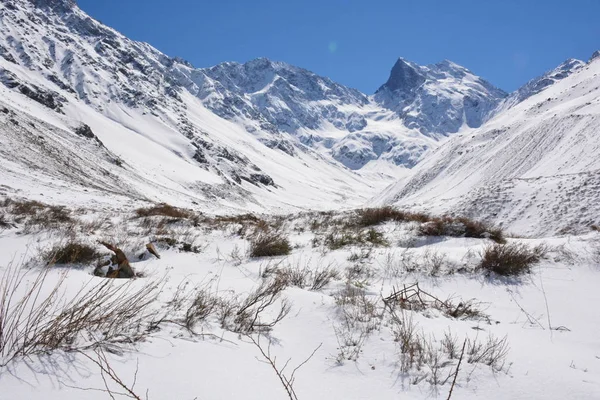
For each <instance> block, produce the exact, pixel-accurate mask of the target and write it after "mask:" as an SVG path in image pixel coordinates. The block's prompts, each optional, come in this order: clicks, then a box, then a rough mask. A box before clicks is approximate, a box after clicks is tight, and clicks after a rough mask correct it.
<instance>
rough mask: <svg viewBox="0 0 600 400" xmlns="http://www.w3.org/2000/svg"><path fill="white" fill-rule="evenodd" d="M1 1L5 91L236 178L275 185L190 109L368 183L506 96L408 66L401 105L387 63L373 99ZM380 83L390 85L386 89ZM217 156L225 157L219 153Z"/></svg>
mask: <svg viewBox="0 0 600 400" xmlns="http://www.w3.org/2000/svg"><path fill="white" fill-rule="evenodd" d="M0 7H1V8H0V57H1V58H0V60H1V62H2V64H1V66H0V68H2V70H0V81H2V82H3V83H4V86H5V87H7V88H9V89H11V90H12V91H15V92H18V93H20V94H22V95H25V96H28V97H30V98H31V99H34V101H37V102H39V103H40V104H41V105H42V106H44V107H46V108H51V109H54V110H55V111H56V112H58V113H61V112H62V113H65V112H66V111H65V110H67V109H68V107H66V106H64V107H63V105H64V104H71V105H72V104H75V103H77V104H82V103H85V104H86V105H87V106H88V107H89V108H91V109H93V110H95V111H96V112H98V113H100V114H102V115H103V116H105V117H107V118H108V119H111V120H113V121H117V122H118V123H120V124H124V126H125V127H126V128H127V129H131V130H133V131H136V132H138V133H140V134H142V135H144V136H146V137H147V138H148V139H149V140H151V141H153V142H155V144H158V145H162V146H165V147H166V148H167V149H169V150H170V151H174V152H177V153H178V154H180V155H181V156H182V157H183V158H184V159H188V160H189V162H190V163H191V164H194V163H196V164H201V167H203V168H205V169H209V170H212V172H213V173H217V174H218V175H219V176H220V177H223V178H224V179H225V181H227V182H232V184H234V185H239V184H240V181H241V180H245V181H248V182H251V183H253V184H256V183H259V184H261V182H262V183H263V184H264V183H266V186H273V185H272V184H270V183H271V182H274V183H275V184H278V182H277V181H275V180H274V179H273V177H272V176H271V175H272V171H258V170H257V166H256V159H255V158H253V157H252V155H247V154H245V155H244V154H238V153H239V152H240V149H238V148H235V147H233V148H232V147H227V146H226V145H225V144H223V143H221V142H220V138H221V137H222V134H221V132H216V131H212V130H211V128H210V126H206V125H205V121H204V120H202V119H198V118H196V117H193V116H192V115H191V114H193V113H195V112H196V111H195V110H196V109H197V108H198V107H199V106H200V107H201V108H204V109H207V110H210V111H211V112H212V114H215V115H217V116H219V117H221V118H222V119H225V120H228V121H231V122H233V123H235V124H236V125H237V126H239V129H238V128H236V131H238V132H241V136H242V137H246V138H247V139H245V140H247V141H251V142H254V141H258V142H259V143H260V144H262V145H263V146H265V147H268V148H270V149H275V150H276V151H278V152H283V153H286V154H288V155H290V156H292V157H301V158H302V157H306V155H304V156H302V155H300V154H302V153H304V154H310V155H309V156H308V157H309V158H311V159H314V158H317V159H318V160H321V161H323V160H325V161H326V162H327V163H330V162H331V161H333V160H335V161H337V163H339V164H341V165H343V166H344V167H346V168H349V169H352V170H359V169H362V168H364V167H365V166H368V168H366V169H365V170H366V171H369V172H368V173H367V179H368V180H369V181H370V182H372V181H373V180H375V181H376V182H378V181H381V179H383V180H387V179H389V175H390V173H391V174H392V175H395V177H396V178H397V177H398V175H402V174H403V173H404V172H405V169H406V168H412V167H413V166H414V165H416V164H417V162H418V161H419V160H420V158H421V156H422V155H423V153H424V152H425V151H426V150H428V149H430V148H435V147H437V146H438V145H439V142H438V141H439V140H441V139H444V138H445V137H446V135H447V134H449V133H452V132H456V131H457V130H458V129H459V128H460V127H461V126H462V125H463V123H464V125H465V126H473V125H479V124H480V123H481V120H482V118H483V116H484V115H485V114H486V113H487V110H488V108H489V107H491V105H492V104H493V105H495V104H496V103H497V102H498V99H499V98H501V97H502V96H504V94H503V92H502V91H500V90H498V89H495V88H494V87H492V86H491V85H489V84H488V83H487V82H485V81H483V80H482V79H480V78H478V77H476V76H475V75H473V74H472V73H471V72H469V71H468V70H466V69H465V68H463V67H460V66H458V65H456V64H453V63H451V62H448V61H445V62H442V63H440V64H436V65H435V66H428V67H418V66H416V65H415V64H411V65H413V66H414V67H415V68H418V69H419V70H420V71H421V72H422V73H423V74H425V75H426V76H427V83H426V84H425V85H424V88H420V89H418V90H419V93H420V94H419V98H418V99H417V100H415V101H414V102H413V103H414V104H412V105H410V106H409V107H406V104H405V103H406V101H405V99H403V97H402V96H403V95H402V94H401V93H399V91H400V92H402V91H403V90H404V91H412V90H413V89H414V88H411V87H406V88H398V87H397V86H398V85H396V86H393V87H392V82H394V80H395V82H396V83H398V82H397V81H398V77H397V68H396V67H395V68H394V69H393V70H392V76H391V77H390V81H389V82H388V83H387V84H386V85H384V86H382V89H380V90H379V91H378V93H377V94H376V95H375V96H367V95H365V94H362V93H360V92H358V91H357V90H354V89H350V88H347V87H345V86H343V85H340V84H337V83H335V82H333V81H331V80H330V79H328V78H325V77H320V76H318V75H316V74H314V73H312V72H310V71H307V70H304V69H302V68H298V67H294V66H291V65H288V64H285V63H281V62H274V61H270V60H268V59H264V58H259V59H256V60H252V61H250V62H247V63H245V64H238V63H233V62H226V63H222V64H219V65H217V66H215V67H212V68H204V69H199V68H194V67H193V66H192V65H191V64H189V63H188V62H186V61H185V60H182V59H180V58H177V57H175V58H172V57H169V56H167V55H165V54H163V53H161V52H160V51H158V50H156V49H154V48H153V47H152V46H150V45H149V44H146V43H140V42H135V41H132V40H129V39H128V38H126V37H124V36H123V35H121V34H119V33H118V32H116V31H114V30H113V29H110V28H108V27H106V26H104V25H102V24H101V23H99V22H98V21H95V20H93V19H92V18H90V17H89V16H88V15H86V14H85V13H84V12H83V11H81V10H80V9H79V8H78V7H77V6H76V4H75V2H73V1H71V0H36V1H33V0H7V1H6V2H3V3H2V4H1V5H0ZM385 88H390V90H392V89H393V90H392V92H393V93H392V92H390V93H389V96H388V97H385V96H384V92H385V90H384V89H385ZM438 101H439V105H438V104H437V102H438ZM65 107H66V108H65ZM63 108H65V110H63ZM409 109H410V110H409ZM67 111H68V110H67ZM140 113H141V114H142V115H143V116H144V120H145V121H146V122H145V123H141V122H140V124H141V125H140V126H137V124H138V121H137V119H136V118H133V116H134V115H137V114H140ZM463 114H464V115H465V117H464V121H463V117H462V116H463ZM67 117H69V118H72V119H74V121H72V122H71V125H75V124H77V123H78V122H83V123H87V122H86V121H81V120H79V121H78V120H77V118H78V117H79V113H78V112H70V111H69V112H67ZM210 118H211V119H212V117H210ZM126 120H127V121H126ZM148 123H152V125H153V128H152V129H149V127H148V125H147V124H148ZM155 125H156V126H159V127H158V128H156V127H154V126H155ZM209 125H210V124H209ZM223 126H227V124H223ZM156 129H158V130H159V131H160V133H159V132H154V131H155V130H156ZM165 132H168V137H169V139H166V138H165V137H164V136H163V135H165ZM423 133H426V134H423ZM174 143H177V146H174V145H173V144H174ZM107 145H108V146H110V145H111V144H110V143H107ZM261 151H263V150H262V148H261ZM264 151H266V150H264ZM223 154H228V155H226V156H225V159H223V157H221V156H222V155H223ZM232 154H233V155H232ZM248 157H249V158H248ZM246 158H248V159H246ZM321 161H316V162H314V164H315V165H319V164H320V163H321ZM286 162H287V161H286ZM293 162H294V161H292V163H293ZM311 163H312V162H311ZM394 166H399V167H400V168H394ZM340 170H341V171H343V168H340ZM371 172H375V174H376V175H377V176H376V177H375V178H374V176H373V174H371ZM340 173H341V174H342V175H349V176H350V181H354V179H357V178H356V176H355V175H354V174H351V173H348V172H347V171H344V172H340ZM380 177H381V178H380ZM378 185H379V184H378ZM236 190H237V189H236Z"/></svg>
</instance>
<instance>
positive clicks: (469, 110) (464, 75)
mask: <svg viewBox="0 0 600 400" xmlns="http://www.w3.org/2000/svg"><path fill="white" fill-rule="evenodd" d="M506 96H507V94H506V93H505V92H504V91H502V90H500V89H498V88H496V87H494V86H493V85H492V84H490V83H489V82H487V81H485V80H483V79H481V78H480V77H478V76H476V75H474V74H473V73H472V72H471V71H469V70H468V69H466V68H464V67H461V66H460V65H457V64H455V63H453V62H451V61H448V60H444V61H442V62H441V63H438V64H433V65H427V66H420V65H417V64H415V63H413V62H410V61H407V60H405V59H403V58H400V59H398V61H397V62H396V64H395V65H394V67H393V68H392V72H391V74H390V77H389V79H388V81H387V82H386V83H385V84H384V85H383V86H381V87H380V88H379V89H378V90H377V92H376V93H375V96H374V99H375V101H376V102H377V103H379V104H381V105H382V106H384V107H386V108H388V109H390V110H392V111H394V112H395V113H396V114H397V115H398V116H399V117H400V118H401V119H402V120H403V122H404V124H405V125H406V126H407V127H408V128H414V129H417V130H419V131H420V132H422V133H424V134H426V135H428V136H432V137H438V138H439V137H440V136H446V135H448V134H451V133H456V132H458V131H459V130H460V129H461V128H463V127H469V128H478V127H480V126H481V125H482V124H483V123H484V122H485V121H486V119H487V118H488V116H489V115H490V114H491V112H492V111H493V110H494V109H495V108H496V107H497V105H498V104H499V103H500V102H501V101H502V100H503V99H504V98H505V97H506Z"/></svg>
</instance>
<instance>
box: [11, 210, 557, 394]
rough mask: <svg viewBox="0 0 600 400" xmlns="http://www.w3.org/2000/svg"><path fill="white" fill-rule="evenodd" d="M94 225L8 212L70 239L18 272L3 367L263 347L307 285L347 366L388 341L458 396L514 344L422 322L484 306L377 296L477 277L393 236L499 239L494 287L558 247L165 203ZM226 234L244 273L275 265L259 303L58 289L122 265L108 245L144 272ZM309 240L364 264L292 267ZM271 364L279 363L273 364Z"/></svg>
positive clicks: (407, 362) (115, 285)
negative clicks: (71, 277)
mask: <svg viewBox="0 0 600 400" xmlns="http://www.w3.org/2000/svg"><path fill="white" fill-rule="evenodd" d="M86 216H87V215H86V213H85V212H84V211H82V210H67V209H66V208H64V207H57V206H48V205H45V204H43V203H39V202H36V201H17V200H8V199H7V200H4V201H3V202H1V203H0V229H17V230H19V231H20V232H21V233H32V232H43V231H51V232H59V233H60V235H58V236H60V240H59V241H58V242H57V243H56V244H55V245H54V246H53V247H51V248H49V249H46V250H45V251H44V252H43V254H42V261H43V262H42V263H41V265H42V266H38V267H36V268H21V267H8V268H7V269H6V270H5V273H4V276H3V277H2V278H3V279H2V282H1V283H0V366H6V365H7V364H8V363H10V362H11V361H12V360H14V359H15V358H19V357H29V356H33V355H38V354H45V353H49V352H52V351H55V350H64V351H82V350H86V349H98V348H111V349H113V350H115V349H117V350H119V349H123V348H125V347H127V346H130V345H132V344H135V343H137V342H139V341H140V340H144V339H145V338H147V337H149V336H151V335H153V334H155V333H156V332H158V331H164V330H168V331H173V330H175V331H181V330H183V332H186V333H187V334H189V335H191V336H193V337H206V336H214V335H215V333H214V330H215V327H217V329H221V332H234V333H236V334H240V335H250V336H249V337H252V335H261V334H265V333H266V332H268V331H270V330H271V329H272V328H273V327H274V326H275V325H276V324H277V323H279V322H280V321H282V320H283V319H284V318H285V317H286V316H287V315H288V313H289V312H290V310H291V306H292V305H291V303H290V302H289V300H287V299H286V298H285V296H284V292H285V290H286V288H288V287H291V286H294V287H298V288H301V289H305V290H311V291H323V292H325V293H327V294H329V295H330V296H331V297H332V301H333V303H334V307H335V313H336V318H335V324H334V331H335V335H336V337H337V340H338V354H336V355H333V359H334V360H335V362H336V363H343V362H346V361H348V360H351V361H356V360H357V359H358V358H359V357H360V356H361V353H362V351H363V347H364V344H365V343H366V341H367V340H368V338H369V337H370V336H371V335H372V334H373V333H374V332H381V331H382V330H387V331H388V332H390V333H391V335H392V337H393V338H394V341H395V343H396V344H397V358H398V360H397V365H398V368H399V371H400V372H401V373H402V374H406V376H410V377H411V378H410V380H411V383H413V384H418V383H420V382H423V381H425V382H428V383H430V384H431V385H433V386H440V385H444V384H446V383H448V384H450V383H451V382H452V378H453V374H454V372H455V371H457V370H458V366H457V365H459V363H460V362H463V361H464V362H466V363H469V364H483V365H488V366H489V367H491V368H492V369H493V370H494V371H500V370H503V369H504V368H505V358H506V354H507V351H508V344H507V340H506V338H494V337H491V336H490V337H488V338H487V339H483V340H481V339H478V338H476V337H475V338H473V337H465V338H461V339H459V338H458V337H457V336H455V335H453V334H452V332H450V331H448V332H447V333H446V334H445V335H444V337H443V338H436V337H434V336H433V335H431V334H428V333H427V332H426V331H424V330H423V329H422V328H420V327H419V326H418V324H417V323H416V322H415V321H416V318H415V316H416V315H419V314H423V315H427V316H437V317H440V318H448V319H453V320H477V321H480V322H483V323H490V319H489V316H487V315H486V314H485V313H484V312H483V311H482V309H481V307H480V304H479V303H477V302H476V301H475V300H465V299H452V298H451V299H439V298H437V297H436V296H435V295H433V294H430V293H427V292H424V291H423V290H421V288H420V287H419V285H418V284H415V285H408V286H402V287H398V289H397V290H394V291H393V293H389V294H386V297H383V294H381V293H380V294H373V293H370V292H369V290H368V288H369V286H370V285H371V280H372V279H374V278H382V279H392V280H398V279H402V278H403V277H406V274H411V273H416V272H419V273H421V272H426V273H427V274H429V275H431V276H437V275H440V274H443V273H456V272H461V271H463V270H464V267H457V266H456V265H454V264H452V263H451V262H449V261H448V259H447V257H446V256H445V255H444V254H440V253H437V252H431V251H426V252H425V253H422V252H421V253H419V252H417V250H416V249H414V248H412V246H411V245H410V244H409V243H404V242H398V239H397V238H396V239H394V237H393V236H390V235H389V234H388V233H389V230H390V229H391V230H394V229H404V230H407V231H408V232H411V233H412V235H413V236H414V237H416V238H425V239H426V238H428V237H465V238H478V239H488V240H489V241H488V244H487V246H486V247H485V248H484V249H483V250H482V251H481V253H480V254H469V257H470V260H471V261H470V264H471V265H472V266H473V268H471V269H470V270H468V272H475V271H477V270H479V271H483V273H485V274H488V275H490V276H519V275H522V274H525V273H527V272H530V270H531V268H532V266H533V265H534V264H535V263H537V262H538V261H539V260H540V259H542V258H544V257H545V256H546V253H547V251H548V249H547V248H546V247H544V246H538V247H535V248H531V247H529V246H526V245H524V244H519V243H515V242H513V241H509V240H507V238H506V237H505V235H504V233H503V232H502V230H500V229H498V228H495V227H493V226H490V225H488V224H486V223H483V222H479V221H473V220H470V219H467V218H461V217H449V216H443V217H432V216H429V215H426V214H421V213H410V212H405V211H401V210H397V209H394V208H391V207H383V208H373V209H362V210H355V211H348V212H338V213H334V212H312V213H303V214H297V215H289V216H271V217H259V216H256V215H252V214H244V215H236V216H209V215H204V214H201V213H197V212H194V211H192V210H186V209H181V208H177V207H173V206H170V205H168V204H157V205H154V206H150V207H145V208H139V209H137V210H135V212H134V213H133V215H129V216H128V217H126V218H125V219H122V220H116V219H115V218H112V217H110V218H109V217H97V218H96V219H90V218H86ZM216 231H218V232H221V234H222V235H225V236H227V235H232V236H235V237H237V238H241V239H244V240H245V241H246V243H247V252H246V253H244V254H242V253H241V252H240V251H239V250H238V249H237V248H236V251H235V254H234V253H232V254H231V255H230V258H231V259H232V260H238V264H239V263H240V262H241V261H242V260H243V259H246V258H248V259H264V260H263V261H264V263H265V264H264V266H263V268H262V270H261V272H260V283H259V284H258V285H257V286H256V287H255V288H254V289H253V290H251V291H249V292H248V293H229V292H221V291H219V290H217V286H218V285H216V284H215V282H214V281H211V282H208V283H206V284H203V285H201V286H194V287H191V286H190V284H189V283H182V284H181V285H179V286H178V287H177V289H176V290H175V291H174V293H173V294H172V296H170V297H169V298H165V294H164V293H163V292H162V288H163V287H164V285H165V283H166V278H165V277H163V278H161V279H150V278H148V279H141V280H135V279H134V280H111V279H106V280H100V281H98V280H91V281H90V283H89V284H88V286H85V287H83V288H81V290H79V291H78V292H77V293H76V294H75V295H74V296H72V295H71V296H66V294H65V293H66V290H65V289H66V286H65V277H66V271H68V269H65V270H64V271H65V272H64V274H62V275H61V277H60V279H58V281H57V282H55V283H53V284H50V283H49V282H47V279H46V278H47V276H48V273H49V271H51V270H52V268H53V266H54V265H59V264H65V265H83V266H90V267H94V266H95V267H96V268H97V267H98V265H101V264H102V262H103V261H105V260H106V259H107V258H108V255H107V254H106V251H105V249H103V248H102V247H101V246H99V245H98V244H99V243H100V241H102V240H104V241H108V242H112V243H115V244H117V245H118V246H121V247H122V248H124V249H127V252H128V254H129V256H130V257H131V258H134V257H135V258H137V259H140V260H143V259H144V257H147V256H148V255H147V254H146V252H145V251H144V250H143V249H144V247H143V243H146V242H147V241H150V242H151V243H154V244H155V245H156V246H157V247H158V249H159V250H166V249H171V250H177V251H180V252H194V253H201V252H203V251H204V250H205V245H203V244H202V243H201V240H200V239H201V238H202V237H203V236H204V235H210V234H212V233H214V232H216ZM306 233H310V235H311V237H312V241H311V243H312V246H313V247H315V248H317V249H318V250H319V251H321V252H322V253H324V254H325V253H327V252H331V251H336V250H339V249H344V248H345V249H346V250H348V251H350V256H349V257H348V266H347V267H346V268H345V269H343V270H340V269H339V268H338V267H337V265H335V264H333V263H321V262H316V263H315V262H312V260H308V261H305V262H296V263H295V264H292V263H291V262H290V261H288V260H289V259H288V258H287V257H286V256H287V255H289V254H290V253H292V252H293V250H294V244H293V243H292V242H291V241H290V235H292V234H298V235H303V234H306ZM84 238H88V239H87V240H84ZM90 238H93V239H90ZM92 240H95V241H92ZM390 246H393V247H394V248H396V249H397V250H394V251H390V252H388V255H387V257H386V259H385V261H384V262H383V263H380V264H379V265H374V261H373V258H372V254H373V251H374V249H378V248H386V247H390ZM140 249H142V251H141V253H140ZM473 260H474V261H473ZM375 267H377V268H375ZM92 269H93V268H92ZM31 282H33V283H31ZM99 304H102V306H101V307H98V305H99ZM217 336H218V335H217ZM221 336H222V333H221ZM254 340H255V339H253V341H254ZM254 343H255V344H256V343H258V342H256V341H254ZM259 347H260V346H259ZM461 349H462V350H461ZM261 351H262V350H261ZM263 355H265V357H266V356H268V354H267V352H265V353H263ZM100 364H102V363H100ZM102 365H103V364H102ZM273 366H274V364H273ZM274 367H275V366H274ZM280 378H281V377H280ZM454 379H456V376H455V375H454ZM282 382H283V381H282ZM292 391H293V388H292Z"/></svg>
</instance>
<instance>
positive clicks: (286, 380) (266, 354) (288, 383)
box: [246, 335, 323, 400]
mask: <svg viewBox="0 0 600 400" xmlns="http://www.w3.org/2000/svg"><path fill="white" fill-rule="evenodd" d="M246 336H247V337H248V338H249V339H250V340H251V341H252V343H254V345H255V346H256V347H257V348H258V350H259V351H260V353H261V354H262V356H263V358H264V359H265V360H266V361H267V363H268V364H269V365H270V366H271V368H273V371H275V373H276V374H277V377H278V378H279V381H280V382H281V385H282V386H283V388H284V389H285V391H286V393H287V394H288V397H289V398H290V400H298V396H297V395H296V392H295V391H294V382H295V380H296V377H295V375H296V372H297V371H298V370H299V369H300V368H302V367H303V366H304V365H305V364H306V363H307V362H309V361H310V359H311V358H313V356H314V355H315V353H316V352H317V350H319V349H320V348H321V346H322V345H323V343H321V344H320V345H319V346H317V348H315V349H314V350H313V352H312V353H311V354H310V356H308V357H307V358H306V359H305V360H304V361H302V362H301V363H300V364H298V366H296V368H294V370H293V371H292V374H291V375H290V376H289V377H288V376H287V375H285V374H284V372H283V371H284V370H285V369H286V367H287V366H288V364H289V362H290V361H291V359H289V360H287V361H286V363H285V364H284V366H283V368H277V364H276V361H277V357H273V356H271V342H270V341H269V345H268V346H267V350H266V351H265V349H264V348H263V346H261V344H260V335H259V336H258V339H254V338H253V337H252V336H251V335H246Z"/></svg>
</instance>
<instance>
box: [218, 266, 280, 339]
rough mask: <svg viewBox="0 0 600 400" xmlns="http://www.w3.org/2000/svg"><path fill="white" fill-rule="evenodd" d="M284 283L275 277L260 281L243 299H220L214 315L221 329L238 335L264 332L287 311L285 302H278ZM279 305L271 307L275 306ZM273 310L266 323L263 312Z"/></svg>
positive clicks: (276, 322)
mask: <svg viewBox="0 0 600 400" xmlns="http://www.w3.org/2000/svg"><path fill="white" fill-rule="evenodd" d="M285 288H286V282H285V281H283V280H282V279H278V278H277V277H275V278H274V279H269V278H268V279H263V280H262V282H261V283H260V285H259V286H258V287H257V288H256V289H254V290H253V291H252V292H250V293H249V294H248V295H247V296H245V297H242V298H240V297H234V298H232V299H224V298H221V299H220V300H219V304H218V306H217V313H218V316H219V320H220V322H221V326H222V328H223V329H227V330H230V331H232V332H238V333H245V334H247V333H252V332H257V331H258V332H266V331H269V330H271V329H272V328H273V327H274V326H275V325H276V324H278V323H279V322H280V321H281V320H283V318H285V317H286V316H287V314H288V313H289V312H290V310H291V304H290V303H289V302H288V301H287V299H285V298H284V299H281V294H282V292H283V291H284V290H285ZM277 304H278V305H279V306H278V307H275V305H277ZM274 307H275V309H276V310H277V314H276V315H275V316H274V317H271V318H268V319H266V318H265V316H264V314H265V312H267V311H269V310H271V309H273V308H274Z"/></svg>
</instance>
